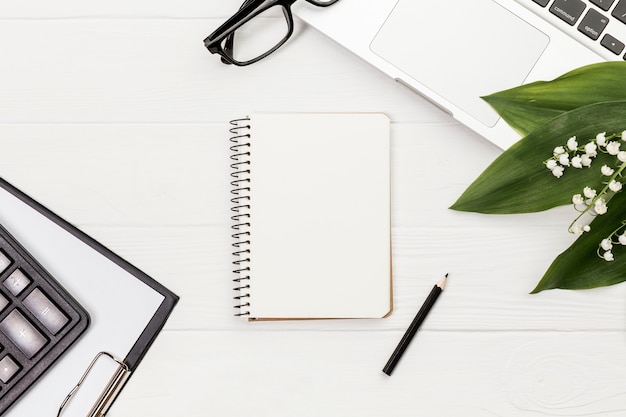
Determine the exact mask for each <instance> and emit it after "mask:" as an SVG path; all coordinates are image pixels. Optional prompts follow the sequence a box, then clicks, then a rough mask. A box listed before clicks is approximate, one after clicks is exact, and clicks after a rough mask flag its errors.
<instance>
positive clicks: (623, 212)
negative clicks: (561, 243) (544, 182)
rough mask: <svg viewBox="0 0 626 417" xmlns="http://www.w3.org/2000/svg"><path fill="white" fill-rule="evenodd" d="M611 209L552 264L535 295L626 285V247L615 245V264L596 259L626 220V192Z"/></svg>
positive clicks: (620, 193)
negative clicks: (605, 241) (600, 248)
mask: <svg viewBox="0 0 626 417" xmlns="http://www.w3.org/2000/svg"><path fill="white" fill-rule="evenodd" d="M608 207H609V210H608V212H607V213H606V214H604V215H602V216H598V217H596V218H595V219H594V220H593V222H592V223H591V231H589V232H588V233H584V234H583V235H582V236H580V237H579V238H578V239H576V241H575V242H574V243H573V244H572V245H571V246H570V247H569V248H568V249H567V250H565V252H563V253H562V254H560V255H559V256H558V257H557V258H556V259H555V260H554V262H552V265H550V267H549V268H548V270H547V271H546V273H545V274H544V276H543V278H542V279H541V281H539V284H537V287H536V288H535V289H534V290H533V291H532V293H533V294H534V293H538V292H540V291H543V290H548V289H552V288H562V289H571V290H581V289H589V288H596V287H604V286H607V285H613V284H617V283H620V282H623V281H626V247H624V246H621V245H614V247H613V251H612V252H613V253H614V255H615V260H614V261H612V262H608V261H605V260H604V259H602V258H600V257H599V256H598V255H597V250H598V247H599V244H600V242H601V241H602V239H605V238H607V237H609V235H610V234H611V233H612V232H613V231H614V230H616V229H617V228H618V227H619V226H620V225H621V224H622V221H624V220H626V192H619V193H617V194H616V195H615V196H614V197H613V198H612V199H611V200H610V201H609V204H608ZM602 252H603V251H602Z"/></svg>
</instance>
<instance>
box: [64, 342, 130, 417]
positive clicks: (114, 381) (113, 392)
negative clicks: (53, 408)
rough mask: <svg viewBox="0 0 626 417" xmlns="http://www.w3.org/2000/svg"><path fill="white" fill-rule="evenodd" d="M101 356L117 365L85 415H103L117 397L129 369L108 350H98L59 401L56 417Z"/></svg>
mask: <svg viewBox="0 0 626 417" xmlns="http://www.w3.org/2000/svg"><path fill="white" fill-rule="evenodd" d="M103 356H106V357H109V358H110V359H112V360H113V361H115V362H117V364H118V367H117V368H116V369H115V372H114V373H113V376H112V377H111V379H110V380H109V382H108V383H107V384H106V386H105V388H104V390H103V391H102V393H101V394H100V396H99V397H98V400H97V401H96V402H95V403H94V405H93V407H92V408H91V410H90V411H89V413H88V414H87V416H86V417H103V416H104V415H105V414H106V412H107V411H108V410H109V407H110V406H111V404H112V402H113V400H114V399H115V398H116V397H117V394H119V392H120V391H121V389H122V387H123V386H124V384H125V383H126V380H127V379H128V377H129V376H130V373H131V370H130V369H129V368H128V365H126V364H125V363H124V361H122V360H120V359H118V358H116V357H115V356H113V355H112V354H110V353H108V352H100V353H98V354H97V355H96V357H95V358H93V360H92V361H91V363H90V364H89V366H88V367H87V370H86V371H85V373H84V374H83V376H82V377H81V378H80V380H79V381H78V383H77V384H76V386H75V387H74V388H72V390H71V391H70V393H69V394H67V397H65V399H64V400H63V402H62V403H61V407H60V408H59V413H58V414H57V417H61V414H63V411H64V410H65V409H66V407H67V405H68V403H69V402H70V400H71V399H72V397H73V396H74V395H75V394H76V392H77V391H78V389H79V388H80V386H81V385H82V384H83V382H85V379H86V378H87V376H88V375H89V372H90V371H91V370H92V368H93V367H94V365H95V364H96V362H97V361H98V360H99V359H100V358H102V357H103Z"/></svg>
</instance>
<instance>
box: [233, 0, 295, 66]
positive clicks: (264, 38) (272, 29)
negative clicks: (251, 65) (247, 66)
mask: <svg viewBox="0 0 626 417" xmlns="http://www.w3.org/2000/svg"><path fill="white" fill-rule="evenodd" d="M280 16H282V17H283V18H282V19H281V18H278V17H280ZM288 33H289V21H288V20H287V11H286V10H285V8H284V7H283V6H281V5H275V6H273V7H270V8H268V9H267V10H264V11H263V12H261V13H259V14H258V15H257V16H255V17H253V18H252V19H250V20H249V21H247V22H246V23H244V24H243V25H242V26H240V27H239V28H237V30H235V31H234V32H233V36H234V43H233V48H232V50H229V51H228V53H230V54H232V56H231V58H232V59H233V60H235V61H237V62H240V63H245V62H248V61H251V60H254V59H256V58H258V57H260V56H262V55H265V54H267V53H268V52H270V51H272V50H273V49H275V48H276V47H277V46H278V45H280V44H281V43H282V42H283V41H284V40H285V38H286V37H287V36H288ZM222 46H223V47H224V45H222Z"/></svg>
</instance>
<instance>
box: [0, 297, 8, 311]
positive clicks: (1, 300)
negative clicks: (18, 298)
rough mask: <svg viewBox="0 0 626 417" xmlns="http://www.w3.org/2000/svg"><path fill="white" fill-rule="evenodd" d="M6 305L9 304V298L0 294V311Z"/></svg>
mask: <svg viewBox="0 0 626 417" xmlns="http://www.w3.org/2000/svg"><path fill="white" fill-rule="evenodd" d="M8 305H9V300H7V298H6V297H5V296H4V295H2V294H0V311H2V310H4V308H5V307H6V306H8Z"/></svg>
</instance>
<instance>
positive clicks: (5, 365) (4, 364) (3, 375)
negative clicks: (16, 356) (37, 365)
mask: <svg viewBox="0 0 626 417" xmlns="http://www.w3.org/2000/svg"><path fill="white" fill-rule="evenodd" d="M19 370H20V366H19V365H18V364H17V363H15V361H14V360H13V358H11V357H10V356H9V355H6V356H5V357H4V358H2V359H0V380H1V381H2V382H4V383H5V384H6V383H7V382H9V381H10V380H11V378H13V377H14V376H15V374H16V373H17V371H19Z"/></svg>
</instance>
